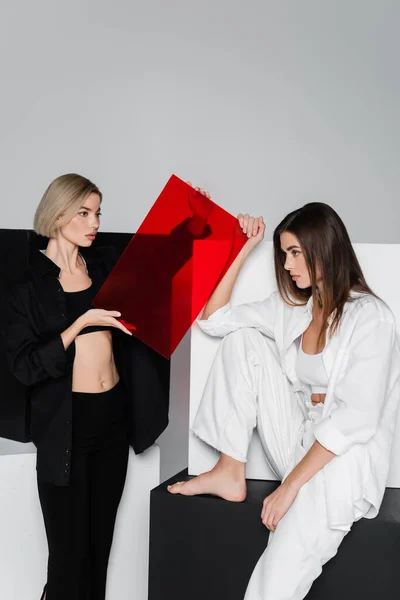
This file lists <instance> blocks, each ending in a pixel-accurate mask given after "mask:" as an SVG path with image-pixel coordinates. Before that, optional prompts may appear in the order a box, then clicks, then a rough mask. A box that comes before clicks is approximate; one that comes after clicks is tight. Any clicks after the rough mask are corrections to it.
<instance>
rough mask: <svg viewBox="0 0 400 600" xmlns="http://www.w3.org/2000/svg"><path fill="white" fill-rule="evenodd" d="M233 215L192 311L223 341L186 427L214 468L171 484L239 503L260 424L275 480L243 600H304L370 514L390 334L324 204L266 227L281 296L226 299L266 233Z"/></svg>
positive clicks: (393, 399)
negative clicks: (230, 255) (231, 234)
mask: <svg viewBox="0 0 400 600" xmlns="http://www.w3.org/2000/svg"><path fill="white" fill-rule="evenodd" d="M238 218H239V223H240V225H241V227H242V229H243V231H244V233H246V234H247V236H248V238H249V239H248V241H247V243H246V244H245V246H244V247H243V249H242V251H241V252H240V254H239V255H238V257H237V259H236V260H235V261H234V263H233V264H232V266H231V267H230V269H229V270H228V271H227V273H226V275H225V276H224V278H223V279H222V280H221V282H220V284H219V285H218V287H217V288H216V290H215V291H214V293H213V294H212V296H211V298H210V300H209V301H208V303H207V305H206V307H205V310H204V313H203V315H202V319H201V320H199V325H200V327H201V328H202V329H203V331H205V332H206V333H208V334H209V335H213V336H220V337H224V339H223V341H222V343H221V345H220V347H219V350H218V352H217V355H216V357H215V361H214V364H213V367H212V370H211V373H210V375H209V378H208V381H207V384H206V387H205V390H204V394H203V398H202V402H201V404H200V407H199V410H198V413H197V415H196V419H195V421H194V425H193V431H194V433H195V434H196V435H197V436H198V437H199V438H201V439H202V440H203V441H205V442H206V443H208V444H209V445H211V446H212V447H214V448H215V449H217V450H219V451H220V453H221V456H220V459H219V461H218V463H217V464H216V466H215V467H214V468H213V469H212V470H211V471H210V472H208V473H204V474H202V475H200V476H199V477H197V478H194V479H192V480H190V481H188V482H185V483H182V482H180V483H177V484H175V485H174V486H171V487H170V488H169V491H170V492H171V493H173V494H185V495H195V494H205V493H209V494H214V495H217V496H220V497H222V498H224V499H226V500H230V501H236V502H240V501H243V500H244V499H245V497H246V480H245V464H246V460H247V450H248V446H249V443H250V440H251V436H252V431H253V429H254V428H255V427H257V429H258V432H259V435H260V438H261V442H262V445H263V449H264V452H265V457H266V459H267V461H268V462H269V464H270V466H271V468H272V469H273V470H274V472H275V473H276V475H277V477H278V478H279V479H281V480H282V484H281V485H280V486H279V487H278V488H277V490H276V491H275V492H273V493H272V494H271V495H270V496H268V497H267V498H265V500H264V503H263V507H262V512H261V519H262V522H263V523H264V525H265V526H266V527H267V528H268V529H269V530H270V532H271V533H270V535H269V542H268V547H267V549H266V550H265V552H264V553H263V555H262V556H261V558H260V559H259V561H258V563H257V565H256V567H255V570H254V572H253V574H252V577H251V579H250V582H249V585H248V588H247V592H246V595H245V600H301V599H303V598H304V597H305V596H306V595H307V593H308V591H309V589H310V587H311V585H312V583H313V581H314V580H315V579H316V578H317V577H318V576H319V575H320V573H321V570H322V566H323V565H324V563H326V562H327V561H328V560H329V559H330V558H332V557H333V556H334V555H335V554H336V552H337V550H338V547H339V545H340V543H341V542H342V540H343V538H344V536H345V535H346V534H347V533H348V532H349V531H350V528H351V526H352V524H353V522H354V521H357V520H358V519H361V518H362V517H368V518H373V517H374V516H376V515H377V513H378V510H379V507H380V504H381V501H382V497H383V494H384V491H385V485H386V480H387V475H388V469H389V462H390V453H391V448H392V443H393V438H394V431H395V425H396V416H397V411H398V405H399V398H400V356H399V355H400V353H399V340H398V336H397V333H396V324H395V320H394V317H393V314H392V312H391V311H390V309H389V308H388V307H387V305H386V304H385V303H384V302H383V301H382V300H380V299H379V298H378V297H377V296H376V295H375V294H374V293H373V292H372V291H371V289H370V288H369V287H368V285H367V283H366V280H365V278H364V275H363V273H362V270H361V268H360V265H359V263H358V260H357V258H356V255H355V253H354V250H353V248H352V245H351V242H350V239H349V236H348V233H347V230H346V228H345V226H344V224H343V222H342V221H341V219H340V218H339V216H338V215H337V213H336V212H335V211H334V210H333V209H332V208H330V207H329V206H327V205H326V204H322V203H310V204H306V205H305V206H303V207H302V208H300V209H298V210H295V211H294V212H292V213H290V214H289V215H287V216H286V217H285V218H284V219H283V221H282V222H281V223H280V224H279V225H278V227H277V228H276V230H275V232H274V236H273V241H274V256H275V258H274V260H275V273H276V280H277V288H278V291H277V292H275V293H273V294H272V295H271V296H269V297H268V298H266V299H265V300H262V301H259V302H250V303H248V304H243V305H240V306H236V307H231V306H230V305H229V300H230V296H231V292H232V288H233V286H234V283H235V281H236V278H237V276H238V274H239V272H240V269H241V267H242V266H243V263H244V262H245V260H246V258H247V256H248V255H249V253H250V252H251V250H252V249H253V248H254V247H255V246H256V245H257V244H258V243H259V242H260V241H261V240H262V239H263V237H264V229H265V226H264V223H263V219H262V217H259V218H252V217H249V215H247V214H246V215H239V217H238Z"/></svg>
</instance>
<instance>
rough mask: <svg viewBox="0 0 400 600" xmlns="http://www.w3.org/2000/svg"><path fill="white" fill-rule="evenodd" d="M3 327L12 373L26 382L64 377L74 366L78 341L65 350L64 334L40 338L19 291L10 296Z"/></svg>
mask: <svg viewBox="0 0 400 600" xmlns="http://www.w3.org/2000/svg"><path fill="white" fill-rule="evenodd" d="M1 329H2V334H3V338H4V349H5V354H6V358H7V361H8V363H9V366H10V369H11V372H12V373H13V375H14V376H15V377H16V378H17V379H18V380H19V381H20V382H21V383H23V384H24V385H27V386H30V385H35V384H36V383H39V382H41V381H44V380H46V379H49V378H56V377H61V376H63V375H66V374H67V372H68V371H69V369H71V368H72V364H73V361H74V358H75V342H74V341H73V342H72V343H71V344H70V345H69V346H68V348H67V350H65V348H64V344H63V341H62V338H61V335H56V336H54V337H52V338H50V339H48V340H45V341H41V340H40V339H38V337H37V336H36V335H35V333H34V331H33V330H32V327H31V324H30V322H29V319H28V317H27V315H26V314H25V311H24V309H23V306H22V303H21V302H20V300H19V298H18V296H17V295H16V294H12V295H11V294H10V295H9V297H8V302H7V305H6V309H5V319H4V322H3V325H2V327H1Z"/></svg>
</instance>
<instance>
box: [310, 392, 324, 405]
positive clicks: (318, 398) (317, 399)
mask: <svg viewBox="0 0 400 600" xmlns="http://www.w3.org/2000/svg"><path fill="white" fill-rule="evenodd" d="M325 398H326V394H311V404H312V405H313V406H316V405H317V404H320V403H321V402H322V403H323V402H324V400H325Z"/></svg>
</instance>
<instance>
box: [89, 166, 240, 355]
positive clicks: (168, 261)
mask: <svg viewBox="0 0 400 600" xmlns="http://www.w3.org/2000/svg"><path fill="white" fill-rule="evenodd" d="M246 240H247V237H246V236H245V235H244V234H243V233H242V231H241V229H240V227H239V225H238V222H237V219H236V218H235V217H233V216H232V215H231V214H229V213H228V212H226V211H225V210H224V209H222V208H221V207H220V206H218V205H217V204H215V203H214V202H213V201H212V200H209V199H208V198H206V197H205V196H203V195H202V194H200V193H199V192H197V191H196V190H195V189H193V188H192V187H191V186H190V185H188V184H186V183H185V182H184V181H182V180H181V179H179V178H178V177H176V176H175V175H172V177H171V178H170V179H169V181H168V183H167V185H166V186H165V188H164V189H163V191H162V192H161V194H160V196H159V197H158V198H157V200H156V202H155V203H154V205H153V206H152V208H151V209H150V211H149V213H148V214H147V216H146V218H145V220H144V221H143V223H142V224H141V226H140V227H139V229H138V231H137V233H136V235H135V236H134V237H133V238H132V240H131V241H130V243H129V244H128V246H127V247H126V249H125V251H124V253H123V254H122V256H121V258H120V259H119V261H118V262H117V264H116V265H115V267H114V269H113V270H112V272H111V273H110V275H109V276H108V278H107V280H106V281H105V282H104V284H103V286H102V287H101V289H100V290H99V292H98V294H97V295H96V297H95V299H94V301H93V303H92V304H93V306H95V307H98V308H104V309H106V310H118V311H120V312H121V315H122V317H121V321H122V322H124V324H125V326H127V327H128V328H129V329H131V330H132V333H133V335H135V336H137V337H138V338H139V339H141V340H142V341H143V342H145V343H146V344H147V345H149V346H151V347H152V348H153V349H154V350H156V351H157V352H159V353H160V354H162V355H163V356H165V357H166V358H170V356H171V354H172V353H173V351H174V350H175V348H176V347H177V345H178V344H179V342H180V341H181V339H182V338H183V336H184V335H185V333H186V332H187V330H188V329H189V328H190V326H191V324H192V323H193V321H194V320H195V318H196V317H197V315H198V314H199V312H200V310H201V309H202V307H203V306H204V304H205V303H206V302H207V300H208V298H209V296H210V294H211V292H212V291H213V289H214V287H215V286H216V284H217V283H218V282H219V281H220V279H221V277H222V276H223V274H224V273H225V272H226V270H227V269H228V268H229V266H230V265H231V263H232V261H233V260H234V259H235V258H236V256H237V254H238V252H239V251H240V250H241V248H242V247H243V245H244V244H245V242H246Z"/></svg>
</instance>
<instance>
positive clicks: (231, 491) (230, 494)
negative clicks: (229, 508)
mask: <svg viewBox="0 0 400 600" xmlns="http://www.w3.org/2000/svg"><path fill="white" fill-rule="evenodd" d="M168 491H169V492H170V493H171V494H182V495H183V496H197V495H198V494H211V495H213V496H219V497H220V498H223V499H224V500H229V501H230V502H243V500H245V499H246V479H245V464H244V463H241V462H239V461H237V460H235V459H233V458H231V457H230V456H226V455H224V454H222V455H221V458H220V459H219V461H218V463H217V464H216V465H215V467H214V468H213V469H212V470H211V471H208V472H207V473H203V474H202V475H199V476H198V477H195V478H194V479H191V480H189V481H183V482H182V481H179V482H178V483H175V484H174V485H169V486H168Z"/></svg>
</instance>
